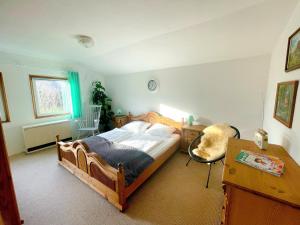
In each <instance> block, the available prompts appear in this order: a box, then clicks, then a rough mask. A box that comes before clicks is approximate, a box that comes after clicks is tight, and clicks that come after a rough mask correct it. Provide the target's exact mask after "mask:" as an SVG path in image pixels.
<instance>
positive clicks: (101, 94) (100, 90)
mask: <svg viewBox="0 0 300 225" xmlns="http://www.w3.org/2000/svg"><path fill="white" fill-rule="evenodd" d="M91 101H92V103H93V104H95V105H102V107H101V116H100V123H99V131H104V132H105V131H108V130H110V128H111V127H112V118H113V116H114V113H113V111H112V109H111V102H112V100H111V98H109V97H108V96H107V95H106V93H105V88H104V87H103V86H102V84H101V82H100V81H94V82H93V83H92V93H91Z"/></svg>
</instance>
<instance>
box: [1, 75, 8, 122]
mask: <svg viewBox="0 0 300 225" xmlns="http://www.w3.org/2000/svg"><path fill="white" fill-rule="evenodd" d="M0 117H1V121H2V122H10V118H9V112H8V106H7V99H6V94H5V88H4V81H3V76H2V73H1V72H0Z"/></svg>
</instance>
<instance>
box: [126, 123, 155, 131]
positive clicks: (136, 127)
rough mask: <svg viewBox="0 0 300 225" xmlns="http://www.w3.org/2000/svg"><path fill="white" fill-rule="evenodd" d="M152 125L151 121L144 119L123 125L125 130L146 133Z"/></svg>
mask: <svg viewBox="0 0 300 225" xmlns="http://www.w3.org/2000/svg"><path fill="white" fill-rule="evenodd" d="M150 126H151V123H147V122H144V121H133V122H130V123H127V124H125V125H124V126H122V127H121V129H123V130H128V131H131V132H134V133H144V132H145V130H147V128H148V127H150Z"/></svg>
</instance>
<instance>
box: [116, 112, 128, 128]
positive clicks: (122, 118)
mask: <svg viewBox="0 0 300 225" xmlns="http://www.w3.org/2000/svg"><path fill="white" fill-rule="evenodd" d="M127 122H128V116H126V115H116V116H115V117H114V124H115V127H117V128H120V127H122V126H124V125H125V124H126V123H127Z"/></svg>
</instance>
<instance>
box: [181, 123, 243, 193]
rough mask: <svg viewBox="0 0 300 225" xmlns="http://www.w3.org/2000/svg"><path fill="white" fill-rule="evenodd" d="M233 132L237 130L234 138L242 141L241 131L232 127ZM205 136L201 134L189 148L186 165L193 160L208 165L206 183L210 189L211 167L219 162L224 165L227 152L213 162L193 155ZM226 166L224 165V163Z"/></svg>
mask: <svg viewBox="0 0 300 225" xmlns="http://www.w3.org/2000/svg"><path fill="white" fill-rule="evenodd" d="M230 127H231V128H232V129H233V130H235V132H236V134H235V135H234V138H237V139H240V137H241V135H240V131H239V130H238V129H237V128H236V127H234V126H230ZM203 135H204V133H203V132H201V134H200V135H199V136H198V137H196V138H195V139H194V140H193V141H192V142H191V144H190V146H189V148H188V153H189V159H188V161H187V163H186V166H188V165H189V163H190V161H191V160H195V161H196V162H199V163H206V164H208V165H209V171H208V176H207V181H206V188H208V183H209V178H210V171H211V166H212V164H215V163H216V162H217V161H221V162H222V163H223V158H224V157H225V152H224V154H222V155H221V156H219V157H217V158H215V159H212V160H206V159H203V158H201V157H199V156H197V155H195V154H194V153H193V149H195V148H197V145H198V144H199V143H200V142H201V138H202V136H203ZM223 164H224V163H223Z"/></svg>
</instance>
